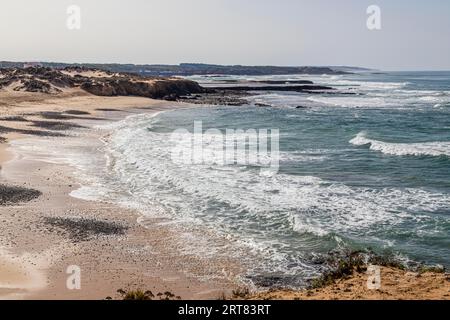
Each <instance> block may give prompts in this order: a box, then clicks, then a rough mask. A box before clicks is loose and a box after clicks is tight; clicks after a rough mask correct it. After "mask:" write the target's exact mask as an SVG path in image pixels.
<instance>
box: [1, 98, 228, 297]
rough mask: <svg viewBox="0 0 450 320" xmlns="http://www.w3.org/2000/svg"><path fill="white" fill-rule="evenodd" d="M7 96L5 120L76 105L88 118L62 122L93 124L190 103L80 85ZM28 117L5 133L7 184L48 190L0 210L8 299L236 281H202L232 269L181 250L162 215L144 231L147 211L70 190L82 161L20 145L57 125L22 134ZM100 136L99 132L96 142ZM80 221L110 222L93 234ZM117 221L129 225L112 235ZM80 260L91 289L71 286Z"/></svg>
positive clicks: (198, 289)
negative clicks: (91, 90) (58, 159)
mask: <svg viewBox="0 0 450 320" xmlns="http://www.w3.org/2000/svg"><path fill="white" fill-rule="evenodd" d="M0 95H1V97H0V101H1V104H0V114H1V116H2V117H14V116H18V117H22V116H24V115H26V117H27V119H29V120H36V121H38V120H42V119H40V116H39V113H42V112H63V111H67V110H70V112H69V114H72V115H73V114H83V115H77V116H72V117H69V118H70V120H66V119H64V117H62V119H63V120H57V121H59V122H69V121H70V123H74V122H75V123H79V124H80V125H81V124H82V125H83V126H90V125H93V124H97V123H99V122H100V123H104V122H105V121H111V120H119V119H123V118H124V117H126V116H127V115H130V114H133V113H143V112H150V113H151V112H157V111H162V110H168V109H170V108H180V107H186V105H183V104H177V103H174V102H164V101H156V100H151V99H147V98H138V97H112V98H108V97H97V96H93V95H90V94H86V93H85V92H82V91H78V92H76V90H73V91H72V92H65V93H64V94H62V95H60V96H57V97H55V96H48V95H45V94H40V93H36V94H34V93H22V92H19V93H16V92H6V93H5V92H2V93H0ZM99 109H101V110H99ZM112 109H116V110H123V111H122V112H119V111H114V110H112ZM53 115H54V114H53ZM73 118H75V119H73ZM83 118H86V119H87V120H84V119H83ZM90 118H92V119H94V120H92V119H90ZM17 119H19V118H17ZM96 119H102V120H96ZM21 120H22V119H19V121H12V120H11V119H10V118H7V120H6V121H1V123H0V125H1V126H4V127H7V128H8V129H3V132H5V133H3V134H2V136H3V137H4V138H7V139H8V141H9V143H8V144H2V145H0V161H1V168H2V170H1V181H0V182H1V183H2V184H5V185H8V186H9V185H14V186H21V187H26V188H30V189H35V190H39V191H40V192H42V195H41V196H40V197H38V198H37V199H35V200H32V201H30V202H27V203H18V204H9V205H7V206H1V207H0V216H1V217H2V224H1V232H0V234H1V236H0V298H6V299H8V298H9V299H17V298H19V299H105V298H106V297H111V298H119V297H120V296H119V295H118V294H117V290H118V289H123V290H138V289H140V290H151V291H152V292H154V293H155V295H156V294H157V293H159V292H161V293H164V292H171V293H173V294H174V296H175V297H177V296H179V297H181V298H184V299H199V298H200V299H214V298H218V297H219V296H221V295H222V294H223V293H224V292H229V291H230V290H231V289H232V288H233V284H232V283H230V281H228V280H224V279H219V280H208V281H201V279H200V278H199V277H196V276H194V275H198V274H201V275H204V276H207V275H208V274H210V273H215V274H217V273H220V271H221V270H222V269H223V268H225V267H231V266H230V265H228V266H224V265H221V264H220V263H215V264H213V263H210V262H211V261H209V262H205V261H199V260H198V258H196V257H194V256H190V255H186V254H185V255H180V254H179V253H178V252H177V248H176V241H173V239H174V238H175V237H176V235H175V234H173V231H172V230H171V229H170V228H168V227H164V225H162V224H159V223H158V221H151V219H147V220H146V221H145V228H144V227H143V226H142V225H141V224H139V223H137V219H138V218H139V214H138V213H137V212H134V211H133V210H129V209H124V208H119V207H117V206H115V205H112V204H107V203H98V202H90V201H83V200H79V199H75V198H73V197H71V196H69V193H70V192H71V191H73V190H75V189H76V188H77V187H78V186H77V182H76V181H77V179H75V176H76V172H74V170H73V168H71V167H69V166H67V165H65V164H57V163H55V162H54V161H52V159H49V158H46V156H43V155H39V156H37V155H33V153H28V154H26V155H23V154H21V153H20V151H18V150H17V149H16V148H15V147H14V141H17V140H18V139H31V140H32V139H43V138H42V137H40V136H39V135H40V133H39V132H41V133H42V132H47V131H46V129H44V128H42V127H41V128H37V129H34V128H33V129H32V130H33V131H32V132H30V133H31V134H26V135H25V134H22V133H21V132H22V131H21V130H31V129H30V126H29V125H30V123H29V122H24V121H21ZM53 121H54V120H53ZM10 129H11V130H10ZM12 129H14V130H12ZM83 130H89V129H83ZM7 131H12V132H7ZM35 131H39V132H35ZM23 132H25V131H23ZM97 138H98V137H95V136H93V137H92V140H91V141H95V139H97ZM44 139H53V140H54V141H55V146H57V145H58V143H60V142H59V141H61V143H71V139H76V138H70V137H64V138H61V137H45V138H44ZM62 141H63V142H62ZM85 143H90V141H89V140H86V141H85ZM49 219H53V220H51V221H53V222H54V221H58V220H56V219H60V221H64V223H65V225H61V224H59V225H56V226H55V223H53V224H52V222H51V221H50V220H49ZM61 219H66V220H61ZM70 219H74V220H70ZM79 219H84V220H83V221H84V223H87V224H89V223H90V222H92V221H95V222H96V223H101V225H99V226H98V228H97V229H98V230H92V234H90V233H88V234H82V235H77V231H80V228H83V227H85V225H77V223H79ZM71 222H72V225H70V223H71ZM64 223H63V224H64ZM108 224H112V225H113V226H119V227H117V228H116V229H117V230H116V229H114V228H113V229H112V230H113V231H112V232H111V233H108V232H107V231H108V230H110V229H108V227H110V225H108ZM102 228H104V229H105V228H106V231H104V230H102ZM71 265H76V266H79V267H80V268H81V290H69V289H67V286H66V281H67V278H68V276H69V274H67V273H66V271H67V268H68V267H69V266H71ZM202 266H203V267H202ZM202 268H203V270H202Z"/></svg>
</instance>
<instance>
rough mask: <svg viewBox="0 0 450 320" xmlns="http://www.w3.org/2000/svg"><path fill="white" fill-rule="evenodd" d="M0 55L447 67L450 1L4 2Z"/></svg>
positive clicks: (449, 61)
mask: <svg viewBox="0 0 450 320" xmlns="http://www.w3.org/2000/svg"><path fill="white" fill-rule="evenodd" d="M73 4H74V5H78V6H79V7H80V8H81V29H80V30H69V29H68V28H67V26H66V21H67V18H68V15H67V13H66V10H67V7H68V6H69V5H73ZM371 4H377V5H378V6H379V7H380V8H381V22H382V29H381V30H377V31H370V30H368V28H367V27H366V20H367V18H368V15H367V14H366V9H367V7H368V6H369V5H371ZM0 60H15V61H24V60H25V61H41V60H42V61H62V62H120V63H169V64H178V63H180V62H205V63H218V64H249V65H357V66H366V67H374V68H380V69H384V70H435V69H441V70H442V69H445V70H450V1H449V0H428V1H422V0H409V1H407V0H369V1H366V0H339V1H336V0H328V1H325V0H190V1H189V0H127V1H120V0H94V1H93V0H70V1H67V0H39V1H31V0H1V1H0Z"/></svg>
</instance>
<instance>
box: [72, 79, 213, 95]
mask: <svg viewBox="0 0 450 320" xmlns="http://www.w3.org/2000/svg"><path fill="white" fill-rule="evenodd" d="M80 87H81V89H83V90H85V91H87V92H89V93H92V94H94V95H98V96H139V97H147V98H153V99H166V100H175V99H176V98H178V97H180V96H185V95H190V94H194V93H203V92H205V89H204V88H202V87H201V86H200V85H199V84H197V83H196V82H193V81H189V80H183V79H171V80H155V81H152V82H146V81H132V80H130V79H115V78H112V79H102V80H101V81H98V80H90V81H85V82H84V83H83V84H82V85H81V86H80Z"/></svg>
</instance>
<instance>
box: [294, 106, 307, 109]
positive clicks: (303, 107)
mask: <svg viewBox="0 0 450 320" xmlns="http://www.w3.org/2000/svg"><path fill="white" fill-rule="evenodd" d="M295 109H308V107H305V106H296V107H295Z"/></svg>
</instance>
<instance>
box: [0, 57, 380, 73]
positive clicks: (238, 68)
mask: <svg viewBox="0 0 450 320" xmlns="http://www.w3.org/2000/svg"><path fill="white" fill-rule="evenodd" d="M29 66H41V67H48V68H54V69H64V68H67V67H72V68H73V67H84V68H94V69H100V70H104V71H109V72H122V73H134V74H139V75H144V76H191V75H250V76H253V75H254V76H257V75H259V76H262V75H289V74H332V75H334V74H335V75H342V74H351V73H354V72H370V71H375V70H371V69H367V68H360V67H347V66H333V67H328V66H243V65H216V64H203V63H181V64H179V65H164V64H120V63H106V64H102V63H61V62H11V61H0V68H23V67H29Z"/></svg>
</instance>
